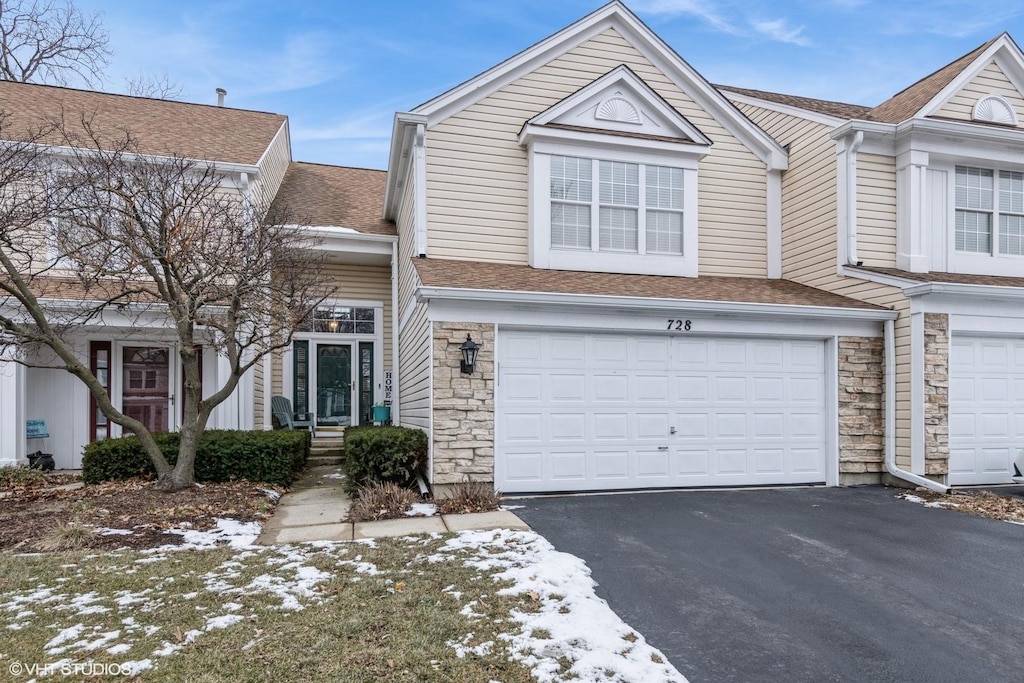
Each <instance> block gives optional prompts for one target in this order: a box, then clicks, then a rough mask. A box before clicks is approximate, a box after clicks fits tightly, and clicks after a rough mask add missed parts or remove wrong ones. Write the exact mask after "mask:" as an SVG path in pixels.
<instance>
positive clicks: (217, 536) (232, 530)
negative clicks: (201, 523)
mask: <svg viewBox="0 0 1024 683" xmlns="http://www.w3.org/2000/svg"><path fill="white" fill-rule="evenodd" d="M215 521H216V523H217V526H216V528H213V529H210V530H209V531H195V530H192V529H169V530H168V532H167V533H170V534H177V535H179V536H181V537H182V541H183V542H182V544H181V545H167V546H161V547H159V548H154V550H157V551H166V550H185V549H189V548H211V547H213V546H216V545H221V544H225V543H226V544H227V545H230V546H231V547H232V548H250V547H252V546H253V544H254V543H256V539H257V537H259V535H260V530H261V527H260V524H259V522H239V521H238V520H235V519H225V518H217V519H216V520H215Z"/></svg>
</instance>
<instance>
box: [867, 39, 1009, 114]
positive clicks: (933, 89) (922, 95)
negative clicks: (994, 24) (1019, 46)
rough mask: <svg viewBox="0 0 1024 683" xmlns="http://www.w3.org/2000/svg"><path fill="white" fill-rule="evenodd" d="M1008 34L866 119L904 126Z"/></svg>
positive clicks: (899, 95)
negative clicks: (905, 122)
mask: <svg viewBox="0 0 1024 683" xmlns="http://www.w3.org/2000/svg"><path fill="white" fill-rule="evenodd" d="M1004 36H1006V37H1008V36H1007V34H1005V33H1004V34H1002V35H1000V36H996V37H995V38H993V39H992V40H990V41H988V42H987V43H984V44H982V45H979V46H978V47H976V48H974V49H973V50H971V51H970V52H968V53H967V54H965V55H964V56H963V57H960V58H959V59H957V60H955V61H952V62H950V63H949V64H947V65H946V66H944V67H942V68H941V69H939V70H938V71H935V72H933V73H931V74H929V75H928V76H925V77H924V78H922V79H921V80H919V81H918V82H917V83H914V84H913V85H911V86H910V87H908V88H905V89H903V90H901V91H900V92H898V93H896V94H895V95H893V96H892V97H890V98H889V99H888V100H886V101H885V102H882V103H881V104H880V105H878V106H877V107H875V108H874V109H872V110H871V111H869V112H868V113H867V114H866V115H865V116H863V117H862V118H864V119H865V120H868V121H878V122H880V123H902V122H903V121H906V120H907V119H910V118H913V117H914V115H915V114H917V113H918V112H919V111H921V109H922V108H924V107H925V105H927V104H928V103H929V102H931V101H932V100H933V99H935V97H936V96H938V94H939V93H941V92H942V90H943V89H944V88H945V87H946V86H948V85H949V84H950V83H952V82H953V81H954V79H956V77H957V76H959V75H960V74H962V73H963V72H964V71H965V70H966V69H967V68H968V67H969V66H970V65H971V64H973V63H974V61H975V60H977V59H978V57H980V56H981V55H982V54H983V53H984V52H985V51H986V50H988V49H989V48H990V47H992V45H993V44H994V43H995V42H996V41H998V40H999V39H1000V38H1003V37H1004Z"/></svg>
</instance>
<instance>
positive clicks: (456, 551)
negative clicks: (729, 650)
mask: <svg viewBox="0 0 1024 683" xmlns="http://www.w3.org/2000/svg"><path fill="white" fill-rule="evenodd" d="M427 559H428V561H431V562H438V561H450V560H454V561H461V562H463V563H464V564H465V565H467V566H470V567H475V568H477V569H481V570H486V571H495V572H496V573H495V574H494V575H493V578H494V581H496V582H499V581H510V582H512V586H510V587H509V588H503V589H501V590H500V591H498V592H499V594H500V595H528V596H529V597H530V599H531V600H533V601H535V602H536V603H537V606H538V610H537V611H536V612H520V611H518V610H514V611H513V612H512V615H511V616H512V620H513V621H514V622H516V623H518V624H519V626H520V630H519V632H518V633H503V634H500V635H499V636H498V638H499V639H500V640H503V641H505V643H506V644H507V647H508V650H509V653H510V655H511V656H512V658H513V659H516V660H518V661H520V662H522V663H524V664H525V665H526V666H528V667H530V669H531V673H532V674H533V676H534V677H535V678H536V679H537V680H538V681H541V682H542V683H547V682H554V681H563V680H568V679H571V680H578V681H595V682H596V681H620V682H627V681H665V682H668V683H685V681H686V679H685V678H684V677H683V676H682V674H680V673H679V672H678V671H677V670H676V669H675V668H674V667H673V666H672V665H671V664H669V663H668V660H667V659H666V658H665V656H664V655H663V654H661V653H660V652H658V650H656V649H655V648H653V647H652V646H650V645H649V644H648V643H647V641H646V640H645V639H644V638H643V636H642V635H640V634H639V633H637V632H635V631H634V630H633V629H631V628H630V627H629V626H627V625H626V624H625V623H624V622H623V621H622V620H621V619H620V618H619V617H618V615H616V614H615V612H613V611H612V610H611V608H610V607H609V606H608V603H607V602H605V601H604V600H602V599H601V598H599V597H597V595H596V594H595V592H594V588H595V587H596V585H597V584H596V583H595V582H594V580H593V579H592V578H591V576H590V569H589V568H588V567H587V565H586V563H585V562H583V560H581V559H580V558H578V557H576V556H574V555H569V554H567V553H562V552H559V551H557V550H555V549H554V547H553V546H552V545H551V544H550V543H548V541H547V540H545V539H544V538H543V537H541V536H539V535H537V534H535V533H532V532H514V531H508V530H498V531H483V532H481V531H469V532H462V533H460V534H459V535H457V536H455V537H454V538H452V539H449V540H448V541H447V542H446V543H445V546H444V547H443V548H442V549H441V550H440V551H439V553H438V554H437V555H434V556H431V557H429V558H427ZM475 604H476V601H471V602H469V603H467V604H466V605H465V606H464V607H463V611H464V613H466V612H468V613H469V614H473V612H472V607H473V606H474V605H475ZM535 633H537V634H541V635H543V636H544V637H541V635H534V634H535ZM466 642H468V641H463V643H457V645H458V646H459V647H463V648H465V649H464V650H463V656H464V655H465V654H466V653H471V652H473V650H474V649H473V648H468V647H466V645H465V643H466ZM485 645H486V643H481V644H480V645H478V646H476V647H477V648H483V647H484V646H485ZM458 652H459V650H458V649H456V653H458ZM561 661H567V662H570V663H571V665H570V667H569V669H568V670H567V671H564V672H563V671H561V668H562V664H561ZM659 662H660V663H659Z"/></svg>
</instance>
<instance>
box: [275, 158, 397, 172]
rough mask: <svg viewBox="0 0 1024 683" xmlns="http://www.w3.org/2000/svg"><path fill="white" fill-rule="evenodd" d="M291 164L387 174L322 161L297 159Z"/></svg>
mask: <svg viewBox="0 0 1024 683" xmlns="http://www.w3.org/2000/svg"><path fill="white" fill-rule="evenodd" d="M290 163H292V164H303V165H305V166H324V167H326V168H347V169H349V170H352V171H372V172H374V173H387V169H383V168H367V167H366V166H348V165H346V164H326V163H324V162H322V161H301V160H298V159H295V160H292V161H291V162H290Z"/></svg>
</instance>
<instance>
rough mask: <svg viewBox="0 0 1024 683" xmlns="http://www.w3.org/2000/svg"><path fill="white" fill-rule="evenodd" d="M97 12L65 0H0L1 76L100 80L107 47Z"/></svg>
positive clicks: (54, 81) (27, 80) (91, 82)
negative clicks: (79, 7)
mask: <svg viewBox="0 0 1024 683" xmlns="http://www.w3.org/2000/svg"><path fill="white" fill-rule="evenodd" d="M108 42H109V37H108V35H107V32H106V30H105V29H104V28H103V23H102V22H101V21H100V15H99V14H93V15H86V14H83V13H82V12H81V11H80V10H79V9H78V8H77V7H75V6H74V5H73V4H72V3H71V2H70V0H0V79H2V80H7V81H22V82H25V83H51V84H56V85H68V84H69V82H70V81H73V80H74V79H76V78H77V79H81V80H82V81H84V82H85V83H86V84H87V85H89V86H94V85H96V84H97V83H99V82H100V81H101V80H102V77H103V70H104V69H105V68H106V66H107V59H108V57H109V56H110V50H109V48H108V47H107V44H108Z"/></svg>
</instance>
